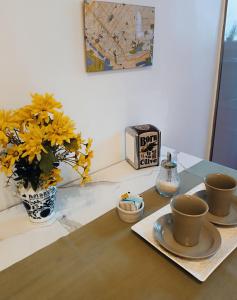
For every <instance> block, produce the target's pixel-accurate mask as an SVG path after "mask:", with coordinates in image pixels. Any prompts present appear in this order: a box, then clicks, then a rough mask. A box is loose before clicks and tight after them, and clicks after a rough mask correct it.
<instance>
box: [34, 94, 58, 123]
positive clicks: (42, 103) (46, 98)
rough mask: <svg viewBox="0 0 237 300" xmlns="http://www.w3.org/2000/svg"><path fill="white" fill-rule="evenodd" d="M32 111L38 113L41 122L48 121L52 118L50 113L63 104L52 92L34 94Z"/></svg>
mask: <svg viewBox="0 0 237 300" xmlns="http://www.w3.org/2000/svg"><path fill="white" fill-rule="evenodd" d="M31 97H32V105H31V109H32V113H33V114H34V115H37V121H38V122H39V123H42V122H44V121H45V122H46V123H48V122H49V120H50V117H49V114H50V113H51V114H52V113H54V112H55V109H58V108H61V107H62V104H61V103H60V102H58V101H56V99H55V98H54V97H53V95H51V94H47V93H46V94H45V95H40V94H37V93H36V94H32V95H31Z"/></svg>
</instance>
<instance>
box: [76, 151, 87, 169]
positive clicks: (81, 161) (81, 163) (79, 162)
mask: <svg viewBox="0 0 237 300" xmlns="http://www.w3.org/2000/svg"><path fill="white" fill-rule="evenodd" d="M85 163H86V156H85V155H84V154H83V153H81V154H80V156H79V159H78V160H77V166H80V167H84V165H85Z"/></svg>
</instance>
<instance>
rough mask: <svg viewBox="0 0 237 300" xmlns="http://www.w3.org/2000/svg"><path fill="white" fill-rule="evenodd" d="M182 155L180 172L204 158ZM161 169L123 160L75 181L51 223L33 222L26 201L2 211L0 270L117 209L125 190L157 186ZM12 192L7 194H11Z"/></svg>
mask: <svg viewBox="0 0 237 300" xmlns="http://www.w3.org/2000/svg"><path fill="white" fill-rule="evenodd" d="M168 150H169V151H171V152H172V151H173V150H172V149H169V148H166V147H163V148H162V158H164V157H165V155H166V152H167V151H168ZM178 158H179V160H180V165H179V167H178V169H179V171H182V170H183V169H184V168H188V167H190V166H191V165H194V164H196V163H197V162H199V161H201V160H200V159H198V158H195V157H192V156H189V155H186V154H184V153H179V154H178ZM157 171H158V167H152V168H146V169H141V170H135V169H133V168H132V167H131V166H130V165H129V164H128V163H127V162H126V161H122V162H119V163H117V164H115V165H113V166H110V167H108V168H106V169H104V170H101V171H98V172H96V173H95V174H94V175H93V182H92V183H90V184H88V185H86V186H85V187H79V186H78V184H77V183H76V182H75V183H73V186H72V187H69V188H59V189H58V193H57V202H56V211H57V214H56V217H57V221H56V222H54V223H53V224H51V225H48V224H46V225H39V224H32V223H31V222H30V221H29V219H28V216H27V214H26V211H25V209H24V207H23V205H22V204H19V205H16V206H14V207H11V208H9V209H6V210H4V211H2V212H0V270H3V269H4V268H6V267H8V266H10V265H11V264H13V263H15V262H17V261H19V260H21V259H23V258H25V257H27V256H28V255H31V254H32V253H34V252H36V251H37V250H39V249H41V248H43V247H45V246H47V245H49V244H51V243H53V242H55V241H56V240H57V239H59V238H60V237H62V236H65V235H67V234H69V233H70V232H71V231H73V230H75V229H76V228H79V227H80V226H82V225H85V224H87V223H89V222H91V221H92V220H94V219H95V218H97V217H99V216H101V215H102V214H104V213H105V212H107V211H109V210H110V209H112V208H114V207H115V206H116V205H117V202H118V199H119V196H120V195H121V194H122V193H124V192H127V191H130V192H132V193H136V194H139V193H141V192H143V191H145V190H146V189H148V188H150V187H152V186H154V184H155V179H156V176H157ZM8 193H9V191H8V192H6V195H7V196H8V197H10V196H9V195H8ZM4 195H5V194H4ZM4 195H1V196H0V198H2V197H5V196H4ZM0 200H1V199H0Z"/></svg>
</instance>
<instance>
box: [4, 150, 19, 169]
mask: <svg viewBox="0 0 237 300" xmlns="http://www.w3.org/2000/svg"><path fill="white" fill-rule="evenodd" d="M21 155H22V145H13V146H12V147H11V148H8V149H7V156H6V160H7V161H9V162H10V166H11V167H12V166H13V165H14V164H15V162H16V161H18V160H19V158H20V156H21Z"/></svg>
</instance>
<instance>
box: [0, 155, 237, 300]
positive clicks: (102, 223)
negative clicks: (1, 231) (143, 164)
mask: <svg viewBox="0 0 237 300" xmlns="http://www.w3.org/2000/svg"><path fill="white" fill-rule="evenodd" d="M211 172H225V173H227V174H231V175H232V176H235V178H236V179H237V171H234V170H231V169H229V168H224V167H222V166H219V165H216V164H213V163H210V162H207V161H202V162H200V163H199V164H197V165H195V166H194V167H192V168H190V169H188V170H186V171H183V172H182V173H181V180H182V189H181V193H185V192H186V191H188V190H189V189H191V188H192V187H194V186H195V185H197V184H199V183H201V182H202V177H203V176H205V175H206V174H207V173H211ZM143 197H144V201H145V216H146V215H149V214H151V213H152V212H154V211H156V210H157V209H159V208H160V207H162V206H164V205H165V204H167V200H165V199H163V198H161V197H160V196H159V195H158V194H157V193H156V191H155V189H154V188H152V189H150V190H148V191H146V192H144V193H143ZM130 227H131V224H127V223H124V222H122V221H121V220H120V219H119V218H118V216H117V212H116V210H115V209H113V210H111V211H109V212H107V213H106V214H105V215H103V216H101V217H99V218H98V219H96V220H94V221H93V222H91V223H89V224H87V225H86V226H84V227H82V228H80V229H78V230H76V231H75V232H73V233H71V234H70V235H68V236H66V237H63V238H61V239H60V240H58V241H57V242H55V243H53V244H51V245H50V246H48V247H46V248H44V249H42V250H40V251H38V252H36V253H35V254H33V255H31V256H29V257H28V258H26V259H24V260H22V261H20V262H18V263H16V264H15V265H13V266H11V267H9V268H8V269H6V270H4V271H2V272H1V273H0V299H1V300H2V299H14V300H15V299H24V300H28V299H34V300H36V299H40V300H45V299H57V300H58V299H65V300H71V299H86V300H87V299H88V300H90V299H95V300H97V299H112V300H115V299H130V300H132V299H136V300H137V299H144V300H151V299H161V300H163V299H164V300H166V299H176V300H178V299H182V300H185V299H190V300H193V299H195V300H198V299H202V300H204V299H208V300H211V299H228V300H232V299H233V300H234V299H235V300H236V299H237V255H236V252H235V251H234V252H233V253H232V254H231V255H230V256H229V257H228V258H227V259H226V260H225V261H224V262H223V263H222V264H221V265H220V266H219V267H218V268H217V270H216V271H215V272H214V273H213V274H212V275H211V276H210V277H209V278H208V279H207V281H206V282H204V283H199V282H198V281H197V280H196V279H195V278H193V277H192V276H191V275H189V274H188V273H187V272H185V271H184V270H182V269H181V268H179V267H178V266H177V265H176V264H174V263H173V262H172V261H170V260H169V259H168V258H166V257H165V256H164V255H162V254H161V253H160V252H159V251H157V250H156V249H154V248H153V247H152V246H151V245H150V244H148V243H147V242H145V241H144V240H143V239H142V238H140V237H139V236H138V235H136V234H135V233H134V232H132V231H131V229H130ZM19 247H20V245H19ZM14 251H17V250H15V249H14Z"/></svg>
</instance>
